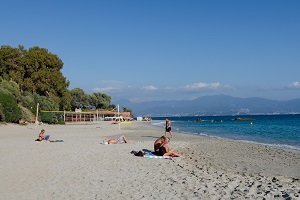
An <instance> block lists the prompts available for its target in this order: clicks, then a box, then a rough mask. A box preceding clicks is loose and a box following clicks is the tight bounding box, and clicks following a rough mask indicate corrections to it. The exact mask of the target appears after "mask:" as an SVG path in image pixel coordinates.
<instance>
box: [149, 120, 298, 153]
mask: <svg viewBox="0 0 300 200" xmlns="http://www.w3.org/2000/svg"><path fill="white" fill-rule="evenodd" d="M153 121H154V123H156V122H161V123H164V121H163V120H153ZM151 125H152V126H154V127H161V128H163V127H162V126H159V125H155V124H152V123H151ZM176 132H177V133H179V134H187V135H196V136H200V137H209V138H215V139H224V140H231V141H236V142H243V143H248V144H258V145H263V146H268V147H272V148H276V149H283V150H293V151H298V152H300V147H298V146H293V145H289V144H279V143H274V144H272V143H263V142H259V141H255V140H246V139H234V138H230V137H222V136H215V135H209V134H205V133H193V132H188V131H178V130H177V131H176Z"/></svg>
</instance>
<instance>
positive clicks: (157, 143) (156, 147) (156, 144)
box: [154, 136, 168, 152]
mask: <svg viewBox="0 0 300 200" xmlns="http://www.w3.org/2000/svg"><path fill="white" fill-rule="evenodd" d="M167 139H168V138H167V137H166V136H161V137H160V138H158V139H157V140H155V142H154V152H158V151H159V148H160V147H161V146H162V145H163V143H164V142H165V141H166V140H167Z"/></svg>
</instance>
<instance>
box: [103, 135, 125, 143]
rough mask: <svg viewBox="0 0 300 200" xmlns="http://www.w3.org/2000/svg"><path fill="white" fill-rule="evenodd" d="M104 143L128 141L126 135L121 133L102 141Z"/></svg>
mask: <svg viewBox="0 0 300 200" xmlns="http://www.w3.org/2000/svg"><path fill="white" fill-rule="evenodd" d="M103 143H104V144H124V143H128V141H127V139H126V137H125V136H124V135H121V136H120V137H119V138H117V139H115V138H111V139H107V140H104V141H103Z"/></svg>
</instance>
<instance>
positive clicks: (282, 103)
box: [120, 95, 300, 116]
mask: <svg viewBox="0 0 300 200" xmlns="http://www.w3.org/2000/svg"><path fill="white" fill-rule="evenodd" d="M120 103H122V106H123V107H128V108H130V109H132V111H133V114H134V115H135V116H140V115H142V116H144V115H148V116H178V115H180V116H192V115H240V114H246V115H253V114H290V113H300V98H298V99H292V100H271V99H266V98H260V97H249V98H241V97H233V96H229V95H211V96H202V97H198V98H196V99H193V100H166V101H147V102H140V103H134V102H130V101H128V100H122V101H120Z"/></svg>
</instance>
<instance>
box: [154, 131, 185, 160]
mask: <svg viewBox="0 0 300 200" xmlns="http://www.w3.org/2000/svg"><path fill="white" fill-rule="evenodd" d="M154 152H155V154H156V155H158V156H171V157H179V156H181V155H180V154H179V153H177V152H175V151H174V150H173V149H170V148H169V139H168V138H167V137H165V136H161V137H160V138H158V139H157V140H156V141H155V142H154Z"/></svg>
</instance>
